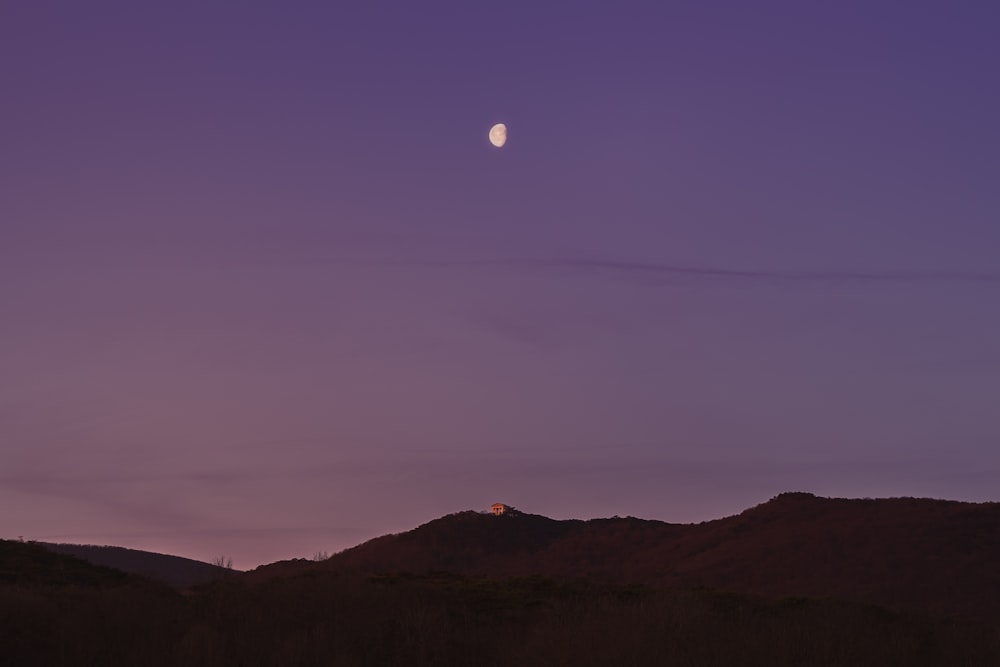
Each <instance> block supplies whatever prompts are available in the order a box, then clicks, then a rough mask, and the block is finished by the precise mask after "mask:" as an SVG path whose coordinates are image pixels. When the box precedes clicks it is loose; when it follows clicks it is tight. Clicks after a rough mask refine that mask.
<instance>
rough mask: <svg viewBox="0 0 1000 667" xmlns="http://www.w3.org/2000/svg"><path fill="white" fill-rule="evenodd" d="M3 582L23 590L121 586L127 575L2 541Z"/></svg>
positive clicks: (28, 544)
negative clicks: (26, 587) (52, 587)
mask: <svg viewBox="0 0 1000 667" xmlns="http://www.w3.org/2000/svg"><path fill="white" fill-rule="evenodd" d="M0 582H2V583H7V584H15V583H16V584H18V585H21V586H88V587H98V586H121V585H125V584H127V583H129V577H128V575H127V574H126V573H124V572H121V571H119V570H114V569H111V568H108V567H100V566H95V565H92V564H90V563H87V562H85V561H83V560H80V559H79V558H74V557H72V556H67V555H63V554H58V553H52V552H51V551H49V550H48V549H46V548H44V547H43V546H42V545H40V544H38V543H37V542H17V541H13V540H0Z"/></svg>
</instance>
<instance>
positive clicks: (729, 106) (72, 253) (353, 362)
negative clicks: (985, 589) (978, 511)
mask: <svg viewBox="0 0 1000 667" xmlns="http://www.w3.org/2000/svg"><path fill="white" fill-rule="evenodd" d="M247 4H252V5H254V6H253V7H248V6H247ZM997 34H1000V5H998V4H997V3H992V2H946V1H941V2H912V1H897V2H878V1H866V2H838V3H820V2H802V1H801V0H796V1H788V2H772V1H763V2H752V3H750V2H743V1H739V2H737V1H731V2H714V3H705V2H693V1H692V2H665V1H663V0H658V1H656V2H642V3H612V2H583V1H581V2H573V3H569V2H559V3H544V2H523V3H522V2H505V3H482V2H470V1H469V0H461V1H456V2H447V3H445V2H419V3H418V2H329V1H325V2H299V3H291V2H282V3H277V2H275V3H270V5H269V6H268V5H265V4H264V3H217V2H211V1H205V0H200V1H199V2H190V3H188V2H169V3H166V2H164V3H141V2H139V3H137V2H134V1H129V2H120V3H104V2H85V3H83V2H75V1H74V2H69V1H50V2H46V1H44V0H33V1H31V2H17V1H15V2H7V3H4V6H3V8H2V9H0V63H2V65H0V93H2V98H0V536H3V537H16V536H18V535H23V536H25V538H26V539H44V540H54V541H68V542H89V543H97V544H118V545H123V546H131V547H136V548H146V549H153V550H159V551H167V552H172V553H177V554H181V555H186V556H191V557H195V558H201V559H206V560H207V559H211V558H212V557H214V556H218V555H223V554H224V555H228V556H231V557H232V558H233V559H234V560H235V563H236V565H237V566H238V567H252V566H255V565H257V564H259V563H262V562H268V561H273V560H277V559H279V558H291V557H308V556H311V555H312V554H313V553H315V552H317V551H321V550H325V551H330V552H332V551H336V550H339V549H342V548H345V547H348V546H352V545H353V544H356V543H358V542H360V541H362V540H364V539H367V538H370V537H374V536H376V535H380V534H383V533H386V532H396V531H401V530H405V529H408V528H411V527H413V526H415V525H417V524H418V523H422V522H424V521H427V520H429V519H431V518H434V517H436V516H440V515H442V514H444V513H447V512H453V511H459V510H463V509H469V508H472V509H485V508H487V507H488V505H489V504H490V503H492V502H495V501H503V502H507V503H511V504H514V505H515V506H518V507H520V508H522V509H524V510H526V511H530V512H533V513H539V514H545V515H548V516H553V517H557V518H568V517H579V518H589V517H595V516H611V515H615V514H619V515H635V516H640V517H646V518H656V519H662V520H666V521H673V522H688V521H701V520H706V519H711V518H717V517H721V516H724V515H727V514H732V513H735V512H737V511H740V510H741V509H744V508H746V507H748V506H751V505H754V504H757V503H760V502H763V501H765V500H767V499H768V498H770V497H771V496H773V495H775V494H777V493H779V492H782V491H789V490H803V491H811V492H814V493H817V494H822V495H837V496H900V495H912V496H933V497H946V498H955V499H963V500H977V501H979V500H998V499H1000V498H998V491H997V479H1000V217H998V212H1000V123H998V119H1000V83H998V79H997V73H998V71H1000V40H998V39H997ZM495 122H504V123H506V124H507V126H508V128H509V140H508V143H507V145H506V146H505V147H504V148H503V149H501V150H497V149H495V148H492V147H491V146H490V145H489V143H488V141H487V136H486V135H487V131H488V129H489V127H490V126H491V125H492V124H493V123H495Z"/></svg>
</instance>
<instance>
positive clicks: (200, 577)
mask: <svg viewBox="0 0 1000 667" xmlns="http://www.w3.org/2000/svg"><path fill="white" fill-rule="evenodd" d="M37 544H39V545H40V546H43V547H45V548H46V549H49V550H51V551H55V552H57V553H62V554H67V555H70V556H76V557H77V558H82V559H83V560H85V561H87V562H89V563H93V564H95V565H103V566H105V567H112V568H115V569H116V570H121V571H122V572H130V573H132V574H138V575H142V576H144V577H149V578H151V579H156V580H157V581H161V582H163V583H166V584H170V585H171V586H176V587H178V588H184V587H187V586H194V585H197V584H203V583H206V582H208V581H213V580H215V579H218V578H220V577H222V576H224V575H226V574H229V573H231V572H232V571H231V570H228V569H226V568H224V567H219V566H218V565H211V564H209V563H203V562H201V561H199V560H192V559H190V558H182V557H180V556H170V555H168V554H159V553H154V552H151V551H141V550H138V549H126V548H124V547H110V546H94V545H89V544H52V543H49V542H38V543H37Z"/></svg>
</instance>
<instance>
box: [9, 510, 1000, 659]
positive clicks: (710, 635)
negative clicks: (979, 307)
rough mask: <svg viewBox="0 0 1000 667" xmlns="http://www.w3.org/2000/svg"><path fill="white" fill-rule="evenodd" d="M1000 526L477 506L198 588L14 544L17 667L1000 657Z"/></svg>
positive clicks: (917, 517) (829, 515)
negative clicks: (516, 511) (538, 511)
mask: <svg viewBox="0 0 1000 667" xmlns="http://www.w3.org/2000/svg"><path fill="white" fill-rule="evenodd" d="M997 518H998V517H997V506H996V505H972V504H967V503H951V502H945V501H927V500H914V499H893V500H877V501H869V500H858V501H854V500H850V501H846V500H831V499H824V498H816V497H814V496H810V495H807V494H783V495H782V496H779V497H777V498H775V499H773V500H772V501H770V502H768V503H764V504H763V505H760V506H758V507H754V508H752V509H749V510H747V511H745V512H743V513H741V514H739V515H736V516H733V517H728V518H726V519H720V520H718V521H710V522H705V523H702V524H697V525H674V524H666V523H662V522H658V521H644V520H639V519H631V518H627V519H618V518H614V519H598V520H591V521H575V520H574V521H556V520H553V519H548V518H546V517H541V516H535V515H528V514H525V515H516V516H502V517H494V516H491V515H482V514H479V513H476V512H461V513H458V514H453V515H450V516H446V517H442V518H440V519H436V520H434V521H431V522H428V523H426V524H424V525H422V526H419V527H418V528H416V529H414V530H412V531H409V532H406V533H402V534H399V535H389V536H385V537H381V538H377V539H375V540H371V541H370V542H367V543H365V544H363V545H360V546H358V547H355V548H354V549H349V550H347V551H344V552H342V553H341V554H338V555H336V556H334V557H333V558H331V559H329V560H327V561H324V562H321V563H315V562H312V561H302V560H296V561H285V562H282V563H275V564H272V565H270V566H266V567H263V568H258V570H256V571H254V572H252V573H247V574H246V575H243V576H233V577H225V578H222V579H219V580H216V581H212V582H210V583H207V584H204V585H201V586H196V587H192V588H189V589H186V590H185V591H184V592H183V594H182V593H180V592H178V591H176V590H174V589H171V588H169V587H167V586H166V585H164V584H158V583H155V582H153V581H150V580H149V579H146V578H143V577H139V576H136V575H129V574H124V573H122V572H119V571H116V570H112V569H109V568H104V567H98V566H95V565H92V564H90V563H87V562H84V561H82V560H79V559H77V558H74V557H71V556H68V555H64V554H59V553H54V552H51V551H49V550H47V549H45V548H42V547H41V546H39V545H37V544H30V543H29V544H24V543H19V542H2V541H0V664H11V665H19V666H20V665H46V666H50V665H81V664H94V665H137V664H142V665H146V666H148V667H155V666H158V665H163V666H167V665H205V666H210V665H241V666H252V665H261V666H263V665H286V664H287V665H292V664H302V665H305V664H316V665H320V664H335V665H340V664H343V665H404V664H405V665H414V666H424V665H426V666H431V665H433V666H434V667H447V666H449V665H482V666H483V667H489V666H491V665H493V666H498V667H499V666H503V665H518V666H519V667H530V666H532V665H553V664H573V665H594V666H597V665H618V664H631V665H664V664H669V665H674V666H678V665H681V666H695V665H696V666H698V667H710V666H713V665H720V666H721V665H727V666H728V665H737V664H743V665H811V666H822V665H845V666H846V665H850V666H851V667H858V666H863V665H879V666H880V667H881V666H882V665H907V666H908V667H915V666H918V665H949V666H950V665H970V666H972V665H996V664H1000V634H997V632H996V622H997V619H998V617H997V615H996V606H995V605H996V602H995V600H996V598H997V595H996V582H997V575H996V573H994V572H993V567H992V566H993V565H994V564H995V562H996V549H997V544H996V542H997V527H998V526H997ZM824 554H825V556H824ZM824 559H825V560H824ZM960 569H964V571H961V572H960V571H959V570H960ZM407 570H409V571H410V572H411V573H406V571H407ZM443 570H451V571H452V572H450V573H449V572H444V571H443ZM522 571H523V572H537V573H539V574H534V575H531V576H521V575H520V574H518V573H519V572H522ZM948 582H950V583H951V587H952V590H951V591H950V592H949V591H945V590H944V588H943V587H944V586H946V584H947V583H948ZM976 583H978V584H979V587H980V589H981V590H977V591H974V590H973V588H974V585H975V584H976ZM699 586H702V587H699ZM704 586H711V587H712V588H711V589H708V588H705V587H704ZM908 586H912V587H913V590H912V591H910V593H909V595H907V594H906V591H907V587H908ZM755 590H756V591H758V592H759V593H760V594H759V595H758V594H753V593H750V592H730V591H755ZM788 591H801V592H799V593H795V592H792V593H789V592H788ZM789 595H794V596H796V597H787V596H789ZM833 595H836V596H839V597H841V598H842V599H834V598H833V597H831V596H833ZM804 596H810V597H804ZM880 597H883V598H885V599H888V600H889V601H890V603H891V605H892V606H894V607H896V609H886V608H884V607H880V606H876V605H873V604H869V603H867V602H861V601H859V600H864V599H870V600H876V599H877V598H880ZM852 598H853V599H852ZM904 608H906V609H910V610H906V609H904ZM913 609H919V610H921V611H912V610H913ZM924 610H930V611H936V612H943V613H927V612H926V611H924ZM956 610H957V611H964V610H971V613H970V616H968V617H962V616H953V615H951V614H952V612H955V611H956ZM990 614H993V615H992V616H991V615H990Z"/></svg>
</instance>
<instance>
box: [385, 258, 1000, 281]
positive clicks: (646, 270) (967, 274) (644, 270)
mask: <svg viewBox="0 0 1000 667" xmlns="http://www.w3.org/2000/svg"><path fill="white" fill-rule="evenodd" d="M403 263H404V264H415V265H424V266H440V267H504V266H506V267H523V268H538V269H546V268H558V269H579V270H581V271H599V272H615V273H628V274H646V275H668V276H671V275H672V276H685V277H701V278H729V279H737V280H760V281H789V282H816V283H823V282H840V283H843V282H881V283H956V282H957V283H989V284H1000V272H991V271H920V270H909V271H837V270H833V271H831V270H824V271H772V270H766V269H726V268H718V267H710V266H692V265H682V264H666V263H656V262H628V261H619V260H608V259H599V258H597V259H595V258H561V257H551V258H538V259H519V258H511V259H481V260H431V261H417V262H403Z"/></svg>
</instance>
